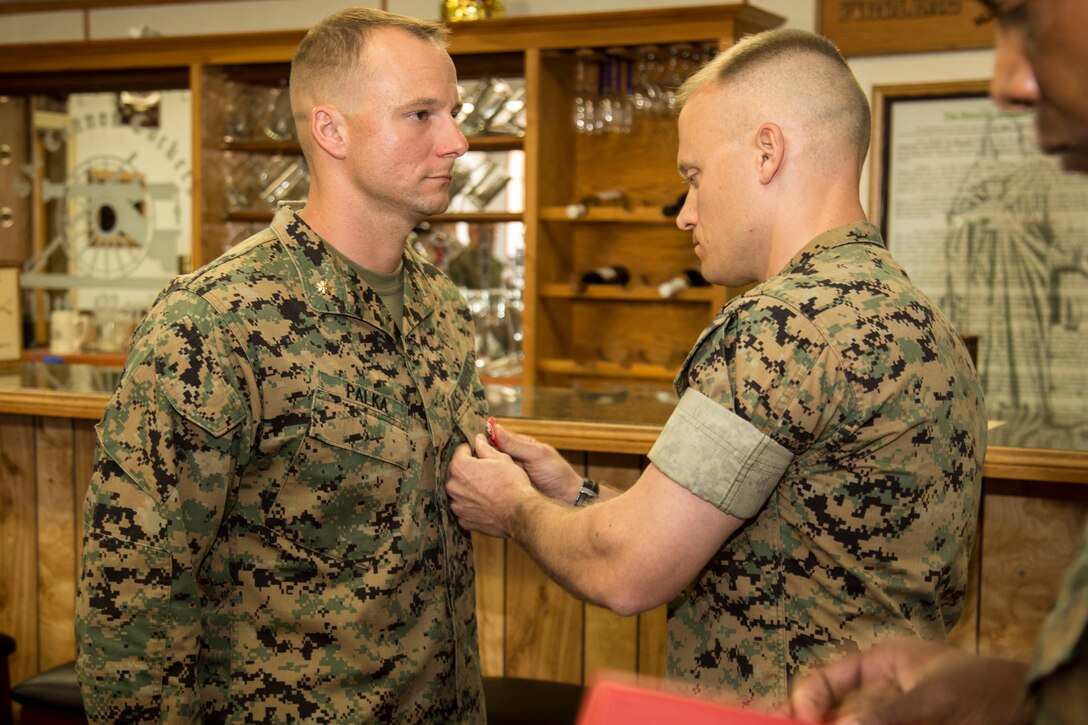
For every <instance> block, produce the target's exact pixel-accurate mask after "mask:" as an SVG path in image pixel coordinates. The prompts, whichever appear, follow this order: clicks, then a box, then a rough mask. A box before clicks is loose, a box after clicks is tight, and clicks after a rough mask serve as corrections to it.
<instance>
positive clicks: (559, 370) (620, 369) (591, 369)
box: [537, 358, 679, 382]
mask: <svg viewBox="0 0 1088 725" xmlns="http://www.w3.org/2000/svg"><path fill="white" fill-rule="evenodd" d="M537 367H538V368H539V369H540V370H541V372H545V373H555V374H558V375H575V376H580V377H587V378H617V379H625V380H662V381H667V382H672V380H673V378H675V377H676V373H677V372H679V371H678V370H677V369H676V368H666V367H664V366H662V365H651V364H648V363H638V362H636V363H631V364H630V365H621V364H619V363H613V362H607V361H604V360H592V361H588V360H587V361H579V360H569V359H566V358H545V359H542V360H540V361H539V362H538V363H537Z"/></svg>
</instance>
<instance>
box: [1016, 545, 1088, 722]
mask: <svg viewBox="0 0 1088 725" xmlns="http://www.w3.org/2000/svg"><path fill="white" fill-rule="evenodd" d="M1028 682H1029V687H1030V692H1031V694H1033V695H1034V696H1035V698H1036V702H1037V712H1036V715H1035V722H1036V723H1037V724H1038V725H1079V724H1080V723H1084V722H1085V721H1086V719H1088V527H1086V528H1085V530H1084V537H1083V541H1082V542H1081V546H1080V551H1078V552H1077V556H1076V558H1075V559H1074V560H1073V563H1072V564H1071V565H1070V567H1069V570H1068V571H1067V572H1066V574H1065V579H1064V580H1063V581H1062V586H1061V589H1060V590H1059V591H1058V600H1057V601H1056V602H1055V604H1054V608H1053V609H1052V610H1051V611H1050V614H1049V615H1048V616H1047V619H1046V623H1045V624H1044V625H1043V631H1042V634H1041V635H1040V637H1039V646H1038V647H1037V649H1036V651H1035V659H1034V661H1033V662H1032V663H1031V671H1030V673H1029V674H1028Z"/></svg>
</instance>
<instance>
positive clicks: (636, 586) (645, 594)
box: [590, 567, 675, 617]
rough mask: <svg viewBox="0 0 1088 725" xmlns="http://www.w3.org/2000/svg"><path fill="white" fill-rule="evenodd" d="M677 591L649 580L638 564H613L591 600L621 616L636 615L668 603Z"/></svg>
mask: <svg viewBox="0 0 1088 725" xmlns="http://www.w3.org/2000/svg"><path fill="white" fill-rule="evenodd" d="M674 594H675V592H666V591H664V590H663V589H662V588H661V587H660V586H654V585H653V583H651V582H649V581H646V579H645V577H643V576H640V575H639V571H638V570H637V569H636V568H635V567H630V568H626V567H622V568H619V567H614V568H612V570H611V572H610V575H608V576H604V577H602V578H601V580H600V584H599V587H598V590H597V592H596V593H595V596H592V597H590V600H591V601H593V602H594V603H595V604H598V605H600V606H602V607H606V608H607V609H609V610H611V611H612V612H614V613H616V614H618V615H619V616H621V617H633V616H634V615H636V614H642V613H643V612H648V611H649V610H651V609H654V608H655V607H659V606H661V605H662V604H665V603H666V602H668V601H669V599H671V598H672V596H673V595H674Z"/></svg>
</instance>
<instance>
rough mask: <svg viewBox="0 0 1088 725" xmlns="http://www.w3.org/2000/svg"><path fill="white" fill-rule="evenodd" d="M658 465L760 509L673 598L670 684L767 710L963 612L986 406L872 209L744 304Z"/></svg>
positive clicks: (687, 392)
mask: <svg viewBox="0 0 1088 725" xmlns="http://www.w3.org/2000/svg"><path fill="white" fill-rule="evenodd" d="M676 388H677V392H678V393H679V394H681V396H682V397H681V400H680V403H679V405H678V407H677V409H676V411H675V412H674V414H673V415H672V416H671V418H670V420H669V421H668V423H667V424H666V426H665V428H664V430H663V432H662V434H661V436H660V438H659V439H658V441H657V442H656V443H655V445H654V448H653V450H652V451H651V452H650V454H649V458H650V460H651V461H653V463H654V464H655V465H656V466H657V467H658V468H660V469H661V470H662V471H663V472H664V473H666V474H667V475H668V476H669V477H670V478H671V479H672V480H674V481H676V482H677V483H678V484H680V485H682V486H684V487H686V488H688V489H689V490H691V491H692V492H693V493H695V494H696V495H697V496H699V497H700V498H703V499H704V500H706V501H709V502H711V503H713V504H715V505H716V506H718V507H719V508H720V509H721V510H723V511H725V512H727V513H730V514H732V515H734V516H737V517H738V518H742V519H747V521H746V523H745V524H744V526H743V527H742V528H741V529H740V530H739V531H738V532H737V533H736V534H735V535H733V536H732V537H731V538H730V539H729V540H728V541H727V542H726V543H725V545H724V546H723V547H722V548H721V550H720V551H719V552H718V554H717V555H716V556H714V557H713V558H712V559H711V560H710V562H709V563H708V564H707V566H706V568H705V569H704V571H703V573H702V574H701V575H700V576H699V577H698V578H697V579H696V580H695V581H694V582H693V583H692V584H691V586H690V587H689V588H688V589H687V590H686V591H685V592H684V593H683V595H682V596H681V597H679V598H678V599H677V600H674V602H673V603H672V604H671V606H670V609H669V620H668V635H669V658H668V671H669V675H670V677H675V678H678V679H680V680H683V681H686V682H691V683H693V684H694V685H695V686H696V689H698V690H705V691H710V692H715V691H718V690H723V691H725V692H727V693H730V694H735V695H737V696H739V697H740V698H741V699H742V700H743V701H745V702H748V703H752V702H758V703H763V704H767V703H776V702H781V701H782V700H783V699H785V696H786V693H787V688H788V686H789V684H790V681H791V680H792V679H793V678H794V677H795V676H797V675H798V674H799V673H802V672H804V671H805V670H806V669H807V668H810V667H812V666H815V665H818V664H821V663H824V662H826V661H827V660H829V659H830V658H832V657H833V655H835V654H836V653H841V652H848V651H854V650H857V649H863V648H867V647H868V646H870V645H871V644H873V643H874V642H876V641H877V640H881V639H885V638H888V637H892V636H896V635H900V636H901V635H909V636H917V637H921V638H926V639H938V638H943V637H944V636H945V634H946V633H947V632H948V630H949V629H950V628H951V627H952V625H954V624H955V623H956V621H957V620H958V619H959V616H960V612H961V605H962V601H963V596H964V591H965V587H966V582H967V565H968V558H969V556H970V552H971V543H972V537H973V534H974V530H975V523H976V513H977V506H978V497H979V489H980V484H981V478H982V459H983V454H984V449H985V435H986V416H985V413H984V410H983V406H982V391H981V389H980V387H979V383H978V378H977V376H976V374H975V372H974V368H973V366H972V364H971V361H970V358H969V357H968V354H967V351H966V349H965V348H964V346H963V344H962V342H961V340H960V338H959V336H958V335H957V334H956V332H955V330H953V328H952V326H951V325H950V324H949V323H948V321H947V320H946V319H945V318H944V317H943V316H942V315H941V314H940V313H939V312H938V311H937V309H936V308H935V307H934V306H933V304H932V303H931V302H930V301H929V300H927V299H926V298H925V297H924V296H923V295H922V294H921V292H919V290H918V289H917V288H915V287H914V285H913V284H912V283H911V282H910V281H909V280H908V279H907V276H906V274H905V273H904V272H903V270H902V269H901V268H900V267H899V265H898V264H896V262H895V261H894V260H893V259H892V258H891V256H890V255H889V254H888V252H887V251H886V250H885V248H884V246H883V243H882V241H881V239H880V236H879V232H878V230H877V229H876V228H875V227H874V226H872V225H871V224H869V223H867V222H861V223H857V224H853V225H849V226H846V227H842V228H839V229H835V230H832V231H829V232H827V233H825V234H822V235H821V236H819V237H817V238H816V239H814V240H813V241H812V242H810V243H809V244H808V246H806V247H805V248H804V249H803V250H802V251H801V252H800V253H799V254H798V255H797V256H795V257H794V258H793V259H792V260H791V261H790V263H789V264H787V266H786V268H785V269H784V270H783V271H782V272H781V273H780V274H778V275H776V276H774V277H772V278H770V279H768V280H767V281H765V282H763V283H762V284H760V285H758V286H757V287H755V288H753V289H752V290H750V291H749V292H748V293H746V294H744V295H741V296H739V297H736V298H734V299H733V300H731V301H730V302H729V303H728V304H727V305H726V306H725V307H724V308H722V310H721V311H720V312H719V314H718V315H717V317H716V318H715V320H714V321H713V323H712V324H711V325H710V326H709V327H708V328H707V329H706V330H705V331H704V332H703V334H702V336H701V337H700V338H699V340H698V342H697V343H696V344H695V347H694V348H693V350H692V351H691V353H690V354H689V356H688V359H687V361H686V362H685V364H684V365H683V367H682V369H681V372H680V374H679V376H678V377H677V383H676Z"/></svg>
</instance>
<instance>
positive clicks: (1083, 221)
mask: <svg viewBox="0 0 1088 725" xmlns="http://www.w3.org/2000/svg"><path fill="white" fill-rule="evenodd" d="M986 91H987V84H986V82H985V81H973V82H965V83H939V84H925V85H904V86H878V87H876V88H874V93H873V106H874V108H873V128H874V133H873V148H872V152H871V156H870V160H871V171H870V180H871V189H870V207H871V208H870V215H869V216H870V218H871V219H872V220H873V221H874V222H876V223H877V224H879V225H880V227H881V230H882V232H883V233H884V238H885V240H886V241H887V243H888V247H889V249H891V252H892V255H893V256H894V257H895V258H896V259H897V260H898V261H899V262H900V263H901V264H902V265H903V266H904V267H905V268H906V270H907V273H908V274H909V275H910V276H911V279H913V280H914V282H915V283H916V284H917V285H918V286H919V287H920V288H921V289H922V290H923V291H925V292H926V294H928V295H929V296H930V297H931V298H932V299H933V300H934V301H936V302H937V305H938V306H939V307H940V308H941V310H942V311H943V312H944V313H945V314H946V315H948V317H949V318H950V319H951V320H952V322H953V323H954V324H955V325H956V327H957V329H958V330H959V331H960V333H961V334H964V335H977V336H978V368H979V374H980V376H981V377H982V382H983V386H984V388H985V391H986V402H987V407H988V408H989V410H990V415H991V417H993V416H994V415H1000V414H1001V412H1002V411H1011V410H1015V411H1037V412H1039V413H1041V414H1044V415H1047V416H1060V415H1062V414H1067V413H1072V414H1078V415H1084V414H1088V365H1085V360H1086V359H1088V180H1086V179H1085V178H1083V177H1082V176H1077V175H1074V174H1069V173H1066V172H1063V171H1062V169H1061V167H1060V165H1059V163H1058V161H1057V160H1056V159H1053V158H1049V157H1047V156H1044V155H1043V154H1042V153H1041V152H1039V150H1038V147H1037V145H1036V142H1035V128H1034V118H1033V114H1032V113H1031V112H1016V113H1011V112H1006V111H1002V110H1000V109H998V108H997V107H996V106H994V105H993V103H992V102H991V101H990V99H989V98H988V97H987V94H986Z"/></svg>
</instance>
